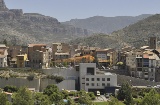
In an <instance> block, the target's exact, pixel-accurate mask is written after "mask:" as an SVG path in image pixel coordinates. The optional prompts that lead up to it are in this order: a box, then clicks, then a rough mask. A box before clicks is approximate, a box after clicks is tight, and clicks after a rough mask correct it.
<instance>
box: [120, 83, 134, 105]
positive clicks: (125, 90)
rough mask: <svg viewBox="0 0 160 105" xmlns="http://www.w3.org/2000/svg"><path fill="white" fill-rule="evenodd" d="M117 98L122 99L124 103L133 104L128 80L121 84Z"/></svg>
mask: <svg viewBox="0 0 160 105" xmlns="http://www.w3.org/2000/svg"><path fill="white" fill-rule="evenodd" d="M117 98H118V99H119V100H124V101H125V104H126V105H132V104H133V98H132V89H131V86H130V85H129V83H128V82H126V83H123V84H122V86H121V88H120V89H119V91H118V95H117Z"/></svg>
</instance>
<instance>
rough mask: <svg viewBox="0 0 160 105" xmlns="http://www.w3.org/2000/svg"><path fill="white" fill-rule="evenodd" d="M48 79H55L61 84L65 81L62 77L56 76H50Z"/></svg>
mask: <svg viewBox="0 0 160 105" xmlns="http://www.w3.org/2000/svg"><path fill="white" fill-rule="evenodd" d="M47 78H48V79H54V80H55V81H56V82H57V83H60V82H62V81H63V80H64V78H63V77H62V76H54V75H48V76H47Z"/></svg>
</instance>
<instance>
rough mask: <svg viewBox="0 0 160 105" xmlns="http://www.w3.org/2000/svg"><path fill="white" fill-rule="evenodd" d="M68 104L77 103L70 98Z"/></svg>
mask: <svg viewBox="0 0 160 105" xmlns="http://www.w3.org/2000/svg"><path fill="white" fill-rule="evenodd" d="M67 100H68V103H67V105H76V103H75V102H74V100H72V99H71V98H68V99H67Z"/></svg>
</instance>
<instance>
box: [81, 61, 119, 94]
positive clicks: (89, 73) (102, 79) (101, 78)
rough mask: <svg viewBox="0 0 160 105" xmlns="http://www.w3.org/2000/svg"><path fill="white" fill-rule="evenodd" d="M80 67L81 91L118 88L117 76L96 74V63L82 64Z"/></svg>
mask: <svg viewBox="0 0 160 105" xmlns="http://www.w3.org/2000/svg"><path fill="white" fill-rule="evenodd" d="M79 65H80V66H79V69H80V71H79V78H80V89H83V90H85V91H95V90H102V91H104V89H105V88H106V87H116V86H117V75H116V74H111V73H105V74H96V64H95V63H80V64H79Z"/></svg>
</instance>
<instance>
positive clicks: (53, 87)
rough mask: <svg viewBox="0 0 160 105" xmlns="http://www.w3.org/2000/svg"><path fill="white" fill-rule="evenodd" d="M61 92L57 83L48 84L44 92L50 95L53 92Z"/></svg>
mask: <svg viewBox="0 0 160 105" xmlns="http://www.w3.org/2000/svg"><path fill="white" fill-rule="evenodd" d="M58 92H59V89H58V87H57V86H56V85H48V86H47V87H46V88H45V89H44V91H43V93H44V94H46V95H48V96H51V95H52V94H53V93H58Z"/></svg>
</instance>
